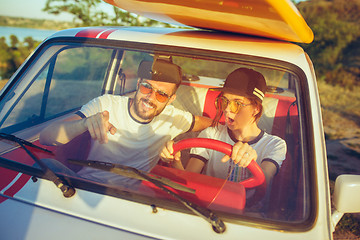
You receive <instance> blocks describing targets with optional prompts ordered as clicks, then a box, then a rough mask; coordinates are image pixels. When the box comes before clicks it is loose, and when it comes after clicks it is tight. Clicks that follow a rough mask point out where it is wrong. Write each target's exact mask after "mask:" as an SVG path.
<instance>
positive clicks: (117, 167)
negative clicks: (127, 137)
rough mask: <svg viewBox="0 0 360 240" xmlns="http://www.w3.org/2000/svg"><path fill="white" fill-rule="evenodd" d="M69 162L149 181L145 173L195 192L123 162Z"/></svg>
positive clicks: (76, 160)
mask: <svg viewBox="0 0 360 240" xmlns="http://www.w3.org/2000/svg"><path fill="white" fill-rule="evenodd" d="M68 162H69V163H72V164H76V165H81V166H87V167H92V168H96V169H100V170H103V171H108V172H112V173H116V174H118V175H121V176H124V177H128V178H134V179H138V180H145V181H148V180H147V179H146V178H144V177H143V175H144V174H145V175H147V176H148V177H149V178H151V179H153V180H158V181H160V182H161V183H162V184H164V185H166V186H169V187H171V188H174V189H177V190H181V191H183V192H188V193H195V189H192V188H188V187H185V186H184V185H181V184H178V183H176V182H173V181H171V180H170V179H168V178H164V177H161V176H158V175H156V174H151V176H150V175H149V174H148V173H147V172H144V171H141V170H138V169H136V168H133V167H129V166H125V165H121V164H114V163H109V162H101V161H93V160H78V159H68ZM139 173H141V174H139Z"/></svg>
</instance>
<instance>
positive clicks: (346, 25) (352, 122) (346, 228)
mask: <svg viewBox="0 0 360 240" xmlns="http://www.w3.org/2000/svg"><path fill="white" fill-rule="evenodd" d="M100 3H101V0H47V3H46V5H45V6H44V8H43V10H44V11H46V12H48V13H52V14H60V13H62V12H67V13H70V14H72V15H73V20H72V22H54V21H49V20H46V21H42V20H36V19H24V18H10V17H2V16H0V25H2V26H17V27H27V28H30V27H31V28H43V29H57V30H61V29H65V28H70V27H81V26H96V25H97V26H99V25H117V26H170V25H168V24H164V23H159V22H156V21H154V20H151V19H147V18H143V17H141V16H137V15H135V14H131V13H128V12H126V11H123V10H120V9H118V8H113V14H111V15H110V14H109V13H108V12H104V11H102V10H99V8H98V5H99V4H100ZM296 6H297V8H298V9H299V11H300V12H301V14H302V15H303V16H304V18H305V20H306V22H307V23H308V25H309V26H310V28H311V29H312V30H313V32H314V35H315V39H314V41H313V42H312V43H311V44H299V45H300V46H301V47H302V48H304V50H305V51H306V52H307V53H308V54H309V56H310V58H311V59H312V61H313V64H314V67H315V71H316V75H317V79H318V87H319V93H320V100H321V107H322V114H323V121H324V129H325V136H326V139H327V148H328V149H327V150H328V161H329V170H330V173H329V174H330V180H331V187H332V186H333V180H335V178H336V176H338V175H339V174H342V173H352V174H353V173H355V174H360V164H359V160H360V95H359V91H360V0H346V1H345V0H308V1H301V2H299V3H297V4H296ZM9 40H10V41H6V39H5V38H4V37H1V38H0V79H9V78H10V77H11V75H12V74H13V73H14V72H15V71H16V69H17V68H18V67H19V66H20V65H21V64H22V62H23V61H24V60H25V59H26V57H27V56H28V55H29V54H30V53H31V52H32V51H33V50H34V49H35V48H36V46H37V45H38V44H39V42H36V41H34V40H33V39H32V38H31V37H28V38H26V39H25V40H24V41H23V42H20V41H19V40H18V38H17V37H16V36H11V37H10V39H9ZM7 42H10V43H7ZM5 82H6V81H0V89H1V88H2V86H3V85H4V83H5ZM334 144H336V145H334ZM329 146H330V147H329ZM334 146H335V147H334ZM339 146H340V147H339ZM345 159H347V161H344V160H345ZM350 160H352V161H350ZM359 219H360V218H359V215H358V214H347V215H345V216H344V217H343V219H342V220H341V221H340V224H339V225H338V226H337V228H336V231H335V234H334V238H335V239H360V220H359Z"/></svg>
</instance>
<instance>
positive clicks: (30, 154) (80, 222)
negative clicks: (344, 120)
mask: <svg viewBox="0 0 360 240" xmlns="http://www.w3.org/2000/svg"><path fill="white" fill-rule="evenodd" d="M154 58H156V59H164V60H166V61H171V62H173V63H175V64H177V65H178V66H180V67H181V69H182V72H183V75H182V84H181V86H180V87H179V89H178V91H177V93H176V95H177V97H176V100H175V101H174V102H173V103H172V104H173V105H174V106H175V107H176V108H180V109H183V110H185V111H189V112H191V113H192V114H193V115H200V116H208V117H211V118H213V117H214V114H215V104H214V102H215V98H216V97H217V95H218V92H217V91H212V90H211V89H212V88H214V87H215V88H216V87H220V86H222V85H223V83H224V80H225V78H226V76H227V75H228V74H229V73H230V72H231V71H232V70H234V69H237V68H239V67H246V68H251V69H254V70H256V71H258V72H260V73H262V74H263V75H264V76H265V79H266V82H267V86H268V88H267V92H266V94H265V98H264V101H263V105H264V113H263V116H262V117H261V119H260V122H259V126H260V127H261V128H262V129H263V130H264V131H266V132H268V133H271V134H273V135H276V136H279V137H281V138H282V139H284V140H285V141H286V144H287V155H286V159H285V160H284V162H283V164H282V165H281V168H280V170H279V172H278V173H277V175H276V176H275V177H274V179H273V181H272V182H271V183H268V187H267V189H266V190H264V188H263V184H262V182H263V181H264V179H263V174H262V172H261V169H260V170H259V168H258V167H257V166H256V165H254V164H252V165H251V166H249V170H250V171H251V172H252V173H253V176H252V177H251V178H250V179H248V180H245V181H242V182H231V181H228V180H226V179H218V178H214V177H210V176H207V175H204V174H197V173H191V172H186V171H182V170H178V169H174V168H171V167H169V166H167V165H166V164H164V163H163V162H162V161H159V164H157V165H156V166H155V167H154V168H153V169H152V170H151V171H150V172H143V171H138V170H137V169H134V168H130V167H126V166H123V165H120V164H106V161H105V160H104V161H90V160H88V159H87V154H88V151H89V148H90V144H91V140H90V136H89V134H88V133H84V134H82V135H80V136H79V137H77V138H75V139H73V140H72V141H70V142H69V143H67V144H65V145H60V146H44V145H42V144H41V143H40V142H39V135H40V132H41V131H42V130H43V129H44V128H46V127H47V126H49V125H50V124H51V123H53V122H54V121H58V120H61V119H65V118H67V117H69V116H70V115H72V114H74V113H75V112H77V111H78V110H79V109H80V108H81V106H82V105H84V104H86V103H87V102H89V101H90V100H92V99H93V98H95V97H98V96H101V95H104V94H113V95H124V96H133V94H134V92H135V91H136V87H137V80H138V76H137V68H138V66H139V64H140V62H141V61H143V60H150V61H152V60H153V59H154ZM197 134H198V133H186V134H182V135H180V136H178V137H176V139H175V140H176V144H175V146H176V147H175V148H176V150H179V151H180V150H182V153H183V154H182V155H183V156H184V158H185V157H186V156H187V154H188V153H189V152H188V151H189V150H188V148H189V147H209V148H216V150H219V151H223V152H224V153H226V154H229V152H231V146H228V145H226V144H222V143H218V142H215V143H214V142H212V141H211V140H209V141H207V140H204V141H199V140H197V139H196V136H197ZM0 139H1V140H0V172H1V174H0V179H1V181H0V212H1V213H2V214H1V217H0V230H1V237H2V238H4V239H50V238H51V239H64V238H67V239H100V238H101V239H114V238H125V239H217V238H221V239H235V238H245V239H261V238H267V239H332V232H333V231H334V229H335V226H336V224H337V223H338V221H339V220H340V219H341V217H342V215H343V214H344V213H350V212H360V204H359V203H358V201H357V199H359V197H360V176H358V175H341V176H339V177H338V179H337V180H336V184H335V190H334V195H333V199H334V207H335V208H334V209H333V210H332V207H331V196H330V189H329V178H328V169H327V157H326V148H325V138H324V130H323V124H322V118H321V110H320V101H319V94H318V90H317V85H316V77H315V73H314V69H313V65H312V63H311V60H310V58H309V56H308V55H307V54H306V53H305V52H304V51H303V49H302V48H301V47H300V46H299V45H297V44H294V43H291V42H289V41H284V40H283V39H282V40H278V39H271V38H267V37H259V36H250V35H243V34H239V33H231V32H223V31H218V30H208V29H189V28H145V27H87V28H75V29H67V30H62V31H59V32H57V33H55V34H54V35H52V36H50V37H48V38H47V39H46V40H45V41H44V42H42V43H41V44H40V45H39V46H38V48H37V49H36V50H35V51H34V53H33V54H31V56H29V58H28V59H27V60H26V61H25V62H24V63H23V65H22V66H21V67H20V68H19V69H18V71H17V72H16V73H15V74H14V75H13V76H12V78H11V79H10V80H9V82H8V83H7V85H6V86H5V87H4V88H3V89H2V90H1V93H0ZM214 145H215V146H214ZM53 164H56V165H57V168H53V167H52V166H53ZM84 166H91V167H94V168H98V169H102V171H112V172H116V173H118V174H120V175H125V176H127V177H130V178H135V179H138V180H139V181H140V183H139V185H137V187H136V188H129V187H126V186H122V185H116V184H109V183H103V182H98V181H94V180H89V179H86V178H83V177H80V176H78V175H76V174H75V175H73V174H70V173H69V171H68V169H71V171H72V172H74V173H76V172H78V171H79V170H80V169H81V168H83V167H84ZM252 188H254V189H256V190H257V191H256V194H255V195H254V196H253V197H252V198H246V192H247V190H248V189H252Z"/></svg>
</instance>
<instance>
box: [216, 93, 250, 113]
mask: <svg viewBox="0 0 360 240" xmlns="http://www.w3.org/2000/svg"><path fill="white" fill-rule="evenodd" d="M249 105H252V104H251V103H249V104H243V103H241V102H240V101H239V100H231V101H230V100H229V99H227V98H226V97H218V98H216V99H215V106H216V108H217V109H220V110H221V111H225V109H226V108H227V106H229V107H230V112H232V113H235V114H236V113H238V112H239V111H240V109H241V108H243V107H246V106H249Z"/></svg>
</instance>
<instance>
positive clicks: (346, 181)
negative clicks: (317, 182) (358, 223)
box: [332, 174, 360, 231]
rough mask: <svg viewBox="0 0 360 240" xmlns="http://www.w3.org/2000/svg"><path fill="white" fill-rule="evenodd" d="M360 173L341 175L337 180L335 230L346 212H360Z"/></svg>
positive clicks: (335, 190) (334, 195) (333, 218)
mask: <svg viewBox="0 0 360 240" xmlns="http://www.w3.org/2000/svg"><path fill="white" fill-rule="evenodd" d="M359 199H360V175H346V174H344V175H340V176H338V177H337V178H336V180H335V188H334V194H333V201H334V206H335V211H334V212H333V214H332V223H333V231H335V226H336V224H337V223H338V222H339V221H340V219H341V217H342V216H343V215H344V213H356V212H360V202H359Z"/></svg>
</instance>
